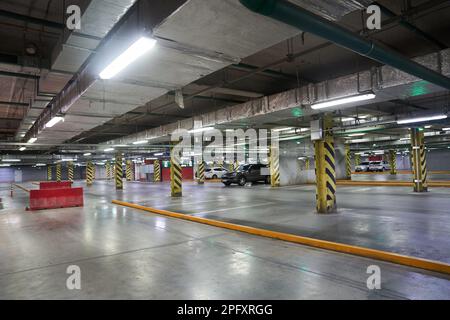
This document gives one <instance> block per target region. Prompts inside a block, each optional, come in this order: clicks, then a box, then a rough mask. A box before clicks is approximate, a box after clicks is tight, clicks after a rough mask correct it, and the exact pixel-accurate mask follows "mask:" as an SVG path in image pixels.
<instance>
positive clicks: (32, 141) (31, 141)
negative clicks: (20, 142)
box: [28, 138, 37, 143]
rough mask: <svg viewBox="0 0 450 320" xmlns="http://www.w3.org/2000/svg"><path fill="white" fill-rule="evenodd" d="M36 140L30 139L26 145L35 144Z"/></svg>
mask: <svg viewBox="0 0 450 320" xmlns="http://www.w3.org/2000/svg"><path fill="white" fill-rule="evenodd" d="M36 140H37V138H30V140H28V143H35V142H36Z"/></svg>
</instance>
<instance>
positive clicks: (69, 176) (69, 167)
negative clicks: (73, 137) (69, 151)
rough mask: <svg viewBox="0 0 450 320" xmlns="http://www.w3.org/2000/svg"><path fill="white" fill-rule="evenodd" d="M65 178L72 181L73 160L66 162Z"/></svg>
mask: <svg viewBox="0 0 450 320" xmlns="http://www.w3.org/2000/svg"><path fill="white" fill-rule="evenodd" d="M67 179H68V180H69V181H70V182H73V162H72V161H70V162H68V163H67Z"/></svg>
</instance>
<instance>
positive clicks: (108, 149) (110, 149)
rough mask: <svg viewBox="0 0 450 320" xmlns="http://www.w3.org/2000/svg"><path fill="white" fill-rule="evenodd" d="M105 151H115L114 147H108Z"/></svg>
mask: <svg viewBox="0 0 450 320" xmlns="http://www.w3.org/2000/svg"><path fill="white" fill-rule="evenodd" d="M103 151H104V152H111V151H114V148H107V149H105V150H103Z"/></svg>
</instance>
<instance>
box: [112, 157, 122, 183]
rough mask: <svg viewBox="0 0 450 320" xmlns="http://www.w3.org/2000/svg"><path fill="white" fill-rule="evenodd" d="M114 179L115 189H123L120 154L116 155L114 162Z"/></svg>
mask: <svg viewBox="0 0 450 320" xmlns="http://www.w3.org/2000/svg"><path fill="white" fill-rule="evenodd" d="M114 174H115V180H116V190H122V189H123V180H122V179H123V167H122V155H121V154H117V155H116V164H115V170H114Z"/></svg>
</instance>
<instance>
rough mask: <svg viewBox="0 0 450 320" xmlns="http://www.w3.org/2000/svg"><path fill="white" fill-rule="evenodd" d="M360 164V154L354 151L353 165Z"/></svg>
mask: <svg viewBox="0 0 450 320" xmlns="http://www.w3.org/2000/svg"><path fill="white" fill-rule="evenodd" d="M360 164H361V155H360V154H356V153H355V167H356V166H359V165H360Z"/></svg>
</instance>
